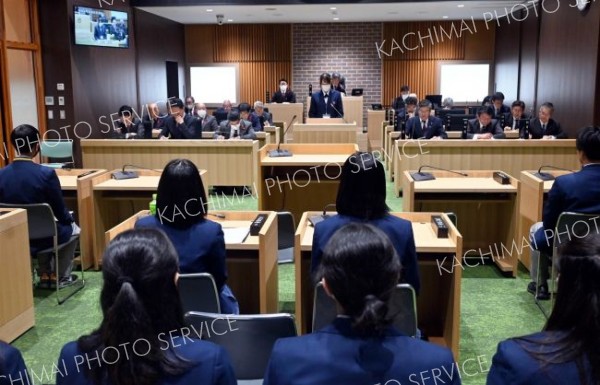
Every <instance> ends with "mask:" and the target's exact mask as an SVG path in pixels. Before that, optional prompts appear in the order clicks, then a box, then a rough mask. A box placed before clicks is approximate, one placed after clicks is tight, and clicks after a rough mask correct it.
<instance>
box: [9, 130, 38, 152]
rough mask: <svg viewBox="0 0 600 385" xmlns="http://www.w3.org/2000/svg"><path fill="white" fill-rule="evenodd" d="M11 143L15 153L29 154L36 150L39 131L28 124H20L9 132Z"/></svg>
mask: <svg viewBox="0 0 600 385" xmlns="http://www.w3.org/2000/svg"><path fill="white" fill-rule="evenodd" d="M10 142H11V143H12V145H13V147H14V149H15V151H16V152H17V155H21V154H23V155H30V154H33V153H35V152H36V151H37V145H38V144H39V143H40V132H39V131H38V129H37V128H35V127H33V126H32V125H29V124H21V125H19V126H17V127H15V128H14V130H12V132H11V133H10Z"/></svg>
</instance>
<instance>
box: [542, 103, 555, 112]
mask: <svg viewBox="0 0 600 385" xmlns="http://www.w3.org/2000/svg"><path fill="white" fill-rule="evenodd" d="M540 108H547V109H549V110H550V113H553V112H554V104H552V103H550V102H544V103H542V105H541V106H540Z"/></svg>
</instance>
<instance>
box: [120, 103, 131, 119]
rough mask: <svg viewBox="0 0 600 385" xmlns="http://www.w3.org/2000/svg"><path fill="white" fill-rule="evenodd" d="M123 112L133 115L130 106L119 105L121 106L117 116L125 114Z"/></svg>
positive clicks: (129, 115)
mask: <svg viewBox="0 0 600 385" xmlns="http://www.w3.org/2000/svg"><path fill="white" fill-rule="evenodd" d="M125 113H127V116H128V117H131V116H133V108H131V106H127V105H125V106H121V108H119V116H123V115H125Z"/></svg>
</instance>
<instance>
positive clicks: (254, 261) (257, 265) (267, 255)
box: [104, 210, 279, 314]
mask: <svg viewBox="0 0 600 385" xmlns="http://www.w3.org/2000/svg"><path fill="white" fill-rule="evenodd" d="M211 213H212V214H216V213H219V214H223V215H225V218H223V219H219V218H215V217H214V216H209V219H210V220H212V221H215V222H218V223H220V224H221V226H223V230H224V231H227V229H228V228H240V227H241V228H247V229H250V223H252V221H253V220H254V219H255V218H256V216H257V215H258V214H261V213H264V214H268V215H269V216H268V218H267V221H266V222H265V224H264V225H263V227H262V228H261V230H260V233H259V235H258V236H251V235H248V238H246V240H245V241H244V242H243V243H227V244H226V245H225V246H226V248H227V273H228V275H229V278H228V279H227V284H228V285H229V287H230V288H231V291H233V293H234V295H235V297H236V298H237V300H238V302H239V304H240V313H243V314H257V313H261V314H266V313H277V312H278V311H279V281H278V276H277V271H278V270H277V242H278V241H277V240H278V237H277V214H276V213H274V212H272V211H269V212H266V211H264V212H259V211H216V212H212V211H211ZM149 214H150V212H149V211H148V210H144V211H141V212H139V213H137V214H135V215H134V216H132V217H130V218H128V219H126V220H125V221H124V222H122V223H120V224H118V225H117V226H115V227H113V228H112V229H110V230H108V231H107V232H106V233H105V235H104V241H105V244H106V245H108V243H109V242H110V241H111V240H113V239H114V238H115V237H116V236H117V235H118V234H120V233H122V232H123V231H126V230H129V229H133V228H134V226H135V222H136V221H137V220H138V218H140V217H143V216H146V215H149Z"/></svg>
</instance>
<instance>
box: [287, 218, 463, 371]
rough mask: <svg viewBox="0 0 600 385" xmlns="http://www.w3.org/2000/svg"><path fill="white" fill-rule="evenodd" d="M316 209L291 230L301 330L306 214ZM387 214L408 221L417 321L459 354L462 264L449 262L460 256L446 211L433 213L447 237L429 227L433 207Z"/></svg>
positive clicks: (309, 311) (308, 287)
mask: <svg viewBox="0 0 600 385" xmlns="http://www.w3.org/2000/svg"><path fill="white" fill-rule="evenodd" d="M320 213H321V211H319V212H307V213H304V214H303V215H302V219H301V220H300V223H299V224H298V228H297V230H296V235H295V250H294V252H295V256H294V263H295V267H296V322H297V326H298V330H299V331H300V332H301V333H307V332H310V331H311V325H312V315H313V298H314V293H313V291H314V284H313V281H312V279H311V277H310V262H311V252H312V241H313V233H314V228H313V227H312V226H310V225H309V224H308V218H309V217H310V216H312V215H317V214H320ZM330 214H334V213H330ZM392 215H394V216H397V217H400V218H403V219H406V220H409V221H411V222H412V227H413V232H414V236H415V245H416V247H417V254H418V260H419V274H420V278H421V291H420V294H419V297H418V300H417V318H418V322H419V325H418V326H419V328H420V329H421V330H422V331H424V332H425V334H427V335H428V336H429V339H430V341H431V342H434V343H436V344H439V345H442V346H446V347H448V348H450V349H451V350H452V352H453V353H454V357H455V358H456V359H458V347H459V339H460V293H461V286H460V285H461V281H460V280H461V277H462V268H461V267H459V266H456V267H454V268H453V269H452V267H451V266H452V264H455V265H459V264H460V263H461V262H462V259H461V258H460V256H462V236H461V235H460V233H459V232H458V230H457V229H456V228H455V227H454V226H453V225H452V223H451V222H450V219H449V218H448V217H446V216H445V214H437V215H442V216H444V218H445V220H446V223H448V225H449V237H448V238H445V239H444V238H437V237H436V236H435V233H434V232H433V230H432V228H431V224H430V223H431V215H434V214H433V213H392ZM444 258H446V259H444ZM439 266H442V267H443V269H442V268H440V267H439ZM444 269H445V270H444ZM448 270H450V271H452V273H448V272H447V271H448Z"/></svg>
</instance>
